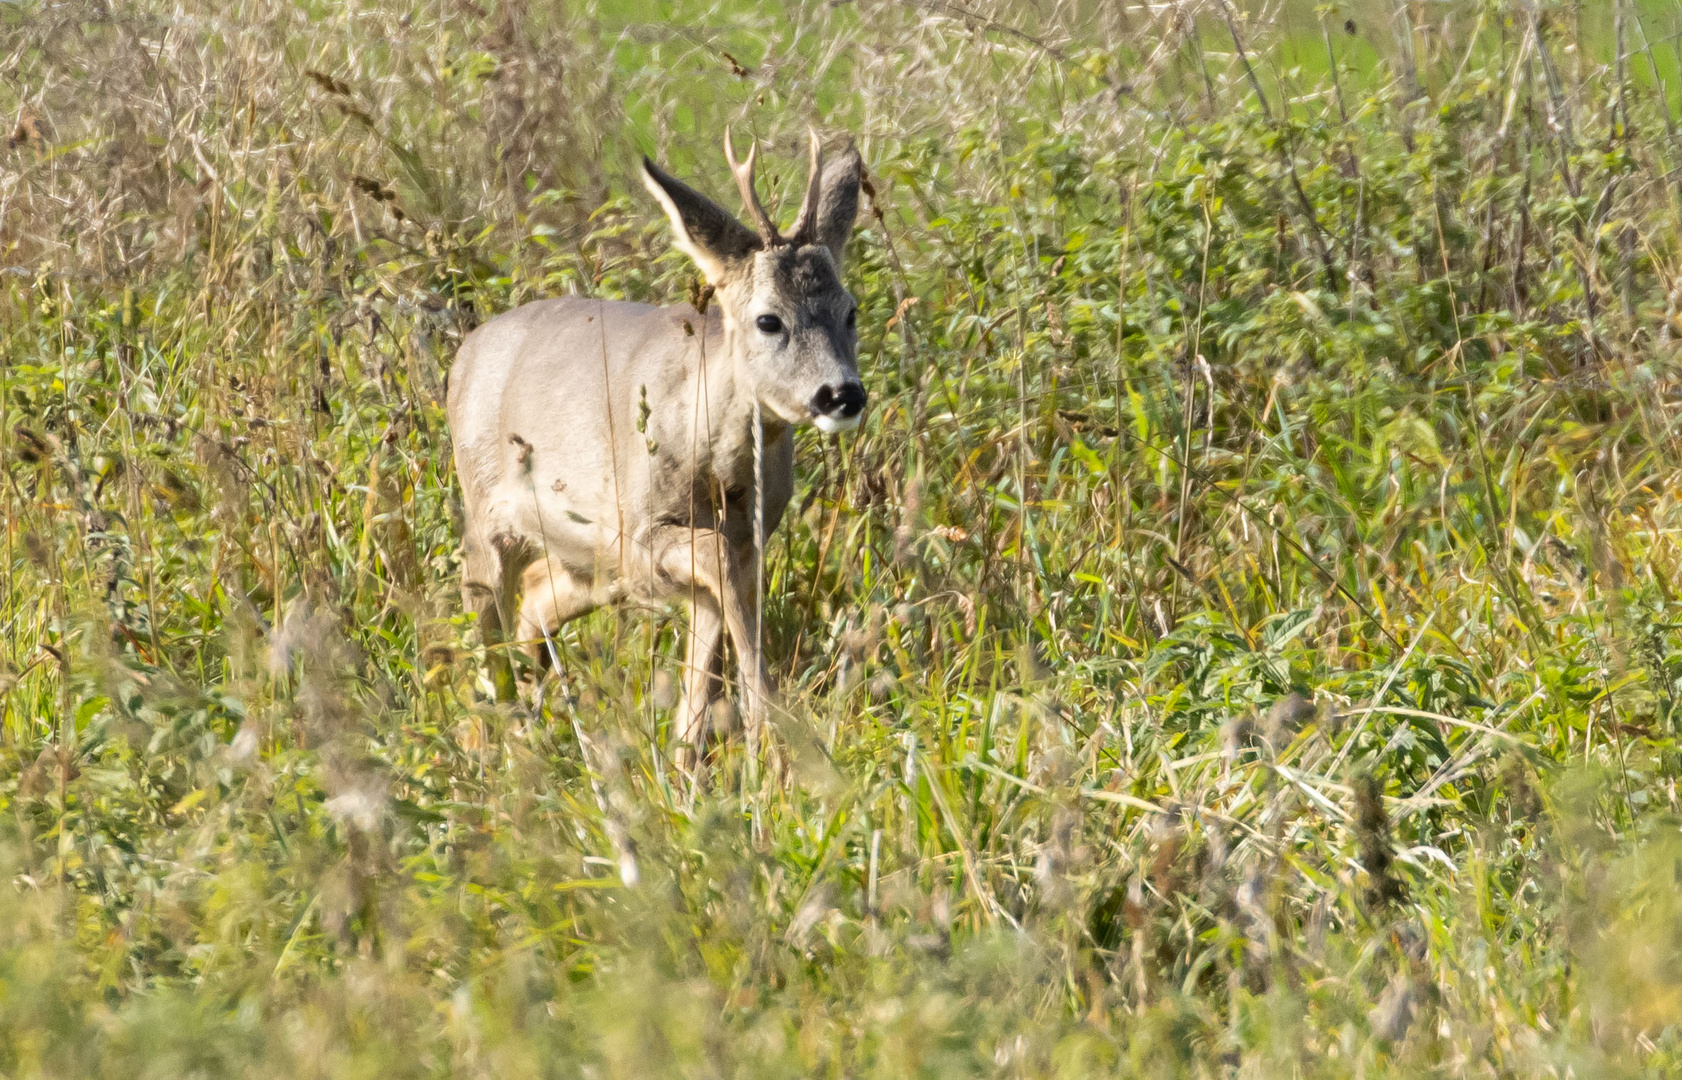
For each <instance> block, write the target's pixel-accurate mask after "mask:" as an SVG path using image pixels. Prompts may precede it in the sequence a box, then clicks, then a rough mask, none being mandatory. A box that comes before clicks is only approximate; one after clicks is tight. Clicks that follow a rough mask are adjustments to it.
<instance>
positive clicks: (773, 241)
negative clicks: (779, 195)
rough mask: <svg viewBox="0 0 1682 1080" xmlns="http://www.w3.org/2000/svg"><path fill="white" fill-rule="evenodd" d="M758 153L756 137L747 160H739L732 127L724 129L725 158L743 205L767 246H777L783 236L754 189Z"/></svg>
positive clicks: (749, 149)
mask: <svg viewBox="0 0 1682 1080" xmlns="http://www.w3.org/2000/svg"><path fill="white" fill-rule="evenodd" d="M758 154H759V141H758V140H757V139H756V140H754V142H753V144H752V145H750V146H749V147H748V156H747V160H746V161H742V162H737V160H736V150H735V147H733V146H731V145H730V129H729V128H725V129H724V160H726V161H728V162H729V163H730V171H731V172H732V173H733V174H735V177H736V187H737V188H738V189H739V190H740V191H741V193H742V205H743V206H744V207H745V208H746V209H747V212H748V216H750V217H752V218H753V224H754V227H755V228H757V229H758V230H759V239H760V240H761V241H762V242H763V243H764V244H765V246H766V247H775V246H777V245H778V244H781V243H783V238H782V236H781V235H780V234H778V232H777V225H776V222H774V221H772V220H771V215H770V214H768V213H766V212H765V204H764V203H762V202H760V201H759V193H758V192H757V191H755V190H754V189H753V162H754V158H755V157H757V156H758ZM802 213H804V211H802Z"/></svg>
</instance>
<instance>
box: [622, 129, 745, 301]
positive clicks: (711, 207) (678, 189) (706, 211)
mask: <svg viewBox="0 0 1682 1080" xmlns="http://www.w3.org/2000/svg"><path fill="white" fill-rule="evenodd" d="M642 182H643V186H644V187H646V188H648V190H649V192H650V194H652V195H653V196H654V197H655V198H656V199H658V200H660V205H661V206H662V207H663V208H664V209H665V211H666V216H667V217H668V218H670V219H671V222H672V231H673V232H674V233H675V234H676V235H675V236H674V237H673V241H672V242H673V243H674V244H676V245H677V249H678V250H679V251H681V252H683V253H684V254H685V255H688V256H689V257H690V258H691V259H694V260H695V265H696V266H699V267H700V268H701V273H703V274H705V275H706V276H707V280H708V281H709V282H711V283H712V284H714V285H718V284H721V283H722V282H723V280H724V278H725V277H726V276H727V275H728V274H729V272H730V268H731V267H732V266H733V265H735V264H736V263H739V262H741V261H742V260H743V259H746V258H748V257H749V256H751V255H752V254H753V253H754V252H756V251H758V250H759V247H760V243H759V237H758V235H757V234H755V233H754V232H753V230H751V229H749V228H748V227H747V226H746V225H743V224H742V223H741V222H740V221H737V220H736V216H735V215H734V214H732V213H730V211H728V210H726V209H724V207H722V206H720V205H718V204H717V203H715V202H713V201H712V200H711V199H709V198H707V197H706V196H705V195H703V194H701V193H700V192H699V191H696V190H695V189H694V188H692V187H690V186H689V185H688V184H686V183H684V182H683V181H681V180H679V179H678V178H677V177H675V176H673V175H671V174H670V173H668V172H666V171H665V170H664V169H662V168H660V166H658V165H656V164H654V162H652V161H650V160H649V159H648V158H646V157H645V158H643V159H642Z"/></svg>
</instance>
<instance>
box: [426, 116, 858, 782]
mask: <svg viewBox="0 0 1682 1080" xmlns="http://www.w3.org/2000/svg"><path fill="white" fill-rule="evenodd" d="M757 151H758V147H757V145H755V146H754V147H753V148H752V149H750V150H749V151H748V155H747V158H746V160H744V161H741V162H738V161H737V160H736V156H735V152H734V150H733V149H732V147H731V145H730V137H729V135H728V133H727V134H726V135H725V140H724V152H725V157H726V158H727V160H728V161H729V163H730V168H731V171H732V172H733V173H734V174H735V178H736V184H737V187H739V188H740V190H741V196H742V200H743V202H744V203H745V205H746V208H747V211H748V213H749V215H750V216H751V218H752V219H753V223H754V228H753V229H749V228H747V227H746V226H744V225H743V224H742V223H741V222H740V221H738V220H737V219H736V217H735V215H733V214H731V213H730V212H729V211H727V210H725V209H724V208H723V207H721V206H719V205H718V204H717V203H715V202H713V201H712V200H711V199H709V198H707V197H706V196H704V195H702V194H701V193H700V192H698V191H696V190H694V189H693V188H691V187H689V186H688V185H687V184H684V183H682V182H681V181H679V180H677V179H676V178H674V177H672V176H670V175H668V174H667V173H666V172H664V171H663V170H662V169H660V167H659V166H657V165H655V164H654V163H653V162H652V161H650V160H649V159H647V158H644V159H643V165H642V180H643V183H644V185H645V186H646V187H647V188H648V190H649V191H650V192H651V193H652V194H653V195H654V197H655V199H656V200H658V201H659V203H660V205H661V206H662V207H663V208H664V209H665V211H666V215H667V217H669V218H670V219H671V226H672V230H673V233H674V238H673V239H674V243H675V244H676V246H677V247H678V249H679V250H681V251H683V252H684V253H686V254H687V255H688V256H689V257H690V258H692V259H693V260H694V261H695V263H696V265H697V266H699V267H700V269H701V272H702V273H703V274H704V275H705V276H706V279H707V281H708V283H709V284H710V285H711V286H712V287H713V289H714V290H715V295H716V297H717V303H716V304H715V305H714V306H713V307H712V309H711V310H710V311H708V312H707V313H706V314H704V315H703V314H700V313H698V312H697V311H696V310H695V309H694V308H693V307H691V306H689V305H687V304H685V305H681V306H676V307H652V306H650V305H647V304H633V303H625V302H618V301H603V300H592V299H586V298H582V297H567V298H562V299H554V300H540V301H537V302H535V303H530V304H526V305H524V306H522V307H519V308H516V309H515V310H513V311H510V312H508V313H506V314H504V315H501V316H499V317H497V318H495V319H492V320H491V321H489V322H487V323H485V324H484V325H483V326H481V327H479V328H478V329H476V330H474V331H473V332H472V333H471V334H469V335H468V336H467V339H466V340H465V341H464V342H462V346H461V349H460V351H459V352H458V353H457V356H456V362H455V366H454V368H453V369H452V370H451V372H450V378H449V390H448V398H449V401H448V410H449V422H450V431H451V434H452V436H453V437H454V440H455V459H456V471H457V473H458V474H459V476H460V478H461V488H462V496H463V504H464V508H465V510H466V536H465V538H464V540H465V560H464V566H463V569H462V591H463V593H464V596H465V598H466V601H467V604H468V606H469V607H470V608H472V609H473V610H474V611H475V612H477V614H478V618H479V624H480V626H481V628H482V632H483V635H484V639H485V643H486V646H487V653H488V654H489V656H490V663H491V665H492V667H491V674H492V680H493V682H494V684H495V686H496V691H497V696H498V698H500V699H503V700H509V699H512V698H513V696H514V675H513V671H512V668H511V667H510V666H509V663H508V657H507V654H506V653H505V652H503V651H502V648H503V646H504V642H503V635H504V634H505V632H507V631H508V630H511V629H515V613H516V611H517V612H518V628H517V631H516V632H517V633H518V634H519V635H520V636H521V638H523V639H525V640H526V647H527V649H528V650H529V651H530V652H531V653H532V654H533V656H534V659H535V658H536V656H537V653H538V650H539V649H540V648H541V645H542V641H541V639H542V638H543V637H544V636H545V635H546V634H549V633H552V632H553V631H554V630H555V629H556V628H557V627H559V626H560V625H561V624H562V623H565V622H567V621H568V620H570V619H575V618H577V617H579V616H580V615H583V614H584V613H586V612H588V611H590V610H592V609H594V608H596V607H599V606H601V605H603V604H606V603H610V602H613V601H617V600H620V599H627V598H628V599H632V600H636V601H641V602H658V601H663V600H670V599H683V600H687V601H688V603H689V608H690V626H689V642H688V648H687V655H686V659H685V668H684V677H683V683H682V687H683V694H682V704H681V705H680V707H679V708H680V711H679V713H678V733H679V736H680V739H681V744H680V748H679V751H678V755H677V756H678V760H679V762H680V764H682V765H685V766H687V765H688V764H689V763H690V762H691V761H692V760H693V756H694V755H695V754H696V753H697V751H698V750H699V747H700V743H701V739H702V736H703V731H702V722H703V720H704V718H705V715H706V710H707V705H708V701H709V699H710V697H711V696H712V694H713V691H714V687H715V685H716V682H717V680H718V678H719V675H720V671H721V654H720V649H719V645H720V638H721V636H722V634H723V633H724V632H725V631H726V630H727V631H728V632H729V634H730V640H731V642H732V644H733V646H734V648H735V652H736V657H737V661H738V666H739V668H740V671H741V689H742V698H743V706H744V709H743V711H744V713H745V714H746V721H747V722H746V730H747V735H748V744H749V748H750V751H753V752H757V746H758V738H759V728H760V724H761V723H762V721H763V719H764V715H765V709H766V696H765V695H766V693H767V691H768V687H769V682H768V676H767V672H766V668H765V662H764V659H763V657H762V656H761V651H760V646H759V640H758V639H759V635H758V632H757V631H758V597H757V593H756V590H757V583H758V576H757V575H758V559H759V555H758V553H757V551H756V538H755V533H756V531H761V537H760V539H761V541H762V538H763V536H764V535H768V534H769V533H770V532H771V531H772V530H774V529H775V528H776V526H777V523H778V521H779V520H780V519H781V518H782V514H783V510H784V508H785V507H786V506H787V505H788V501H789V497H790V495H791V494H792V493H793V490H794V437H793V428H794V426H795V425H796V424H800V423H803V422H805V421H808V420H809V421H812V422H813V423H815V424H816V425H817V426H818V428H819V429H820V430H822V431H826V432H829V431H841V430H846V429H849V428H852V427H855V426H856V425H857V424H858V422H859V418H860V416H861V414H862V413H863V411H864V406H865V400H866V399H865V392H864V386H863V385H862V384H861V383H860V381H859V374H858V360H857V349H858V335H857V331H856V322H857V314H858V305H857V304H856V303H855V302H854V300H853V297H852V295H851V294H849V293H848V292H847V290H846V289H845V288H844V287H843V286H842V284H841V255H842V250H843V248H844V247H845V246H846V242H847V238H848V236H849V235H850V234H851V232H852V227H853V219H854V217H855V216H856V214H857V211H858V196H859V185H860V180H861V177H862V171H863V164H862V162H861V160H860V158H859V155H858V152H857V151H856V150H854V149H853V148H852V146H851V145H849V146H848V147H847V149H846V150H845V151H843V152H842V153H840V154H838V155H836V156H835V157H834V158H833V160H831V161H830V162H829V163H828V164H827V165H825V164H824V160H823V150H822V147H821V145H820V144H819V142H818V137H817V135H816V133H813V135H812V141H811V166H810V169H811V171H810V175H809V178H808V182H807V187H806V194H805V199H804V201H802V203H801V205H800V214H799V217H798V219H797V220H796V222H795V225H794V228H793V230H792V231H791V232H790V233H789V234H788V235H786V236H785V235H783V234H782V233H780V232H779V231H778V230H777V226H776V225H775V224H774V223H773V222H772V220H771V216H770V214H769V213H767V212H766V210H765V207H764V206H763V205H762V204H761V203H760V201H759V197H758V195H757V193H756V192H755V190H754V182H753V166H754V158H755V155H756V154H757ZM701 306H702V307H703V308H706V307H707V305H706V304H705V303H704V302H703V303H702V305H701ZM756 427H757V429H758V430H757V432H756V430H755V429H756ZM756 436H757V437H756ZM756 457H757V458H758V460H757V461H756V460H755V459H756ZM756 475H757V478H758V483H757V484H756ZM756 515H757V516H758V517H759V526H760V529H759V530H756ZM522 585H523V586H524V599H523V604H522V606H520V607H519V608H518V609H516V608H515V595H516V592H517V591H519V589H520V587H521V586H522Z"/></svg>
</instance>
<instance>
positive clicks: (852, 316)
mask: <svg viewBox="0 0 1682 1080" xmlns="http://www.w3.org/2000/svg"><path fill="white" fill-rule="evenodd" d="M858 322H859V309H858V308H854V309H853V310H851V311H849V312H847V329H849V330H851V329H852V328H853V327H855V326H857V325H858Z"/></svg>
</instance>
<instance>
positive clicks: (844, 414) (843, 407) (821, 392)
mask: <svg viewBox="0 0 1682 1080" xmlns="http://www.w3.org/2000/svg"><path fill="white" fill-rule="evenodd" d="M868 400H869V398H867V397H866V396H865V393H864V387H862V386H860V385H859V384H858V383H856V382H850V383H842V384H841V385H840V386H823V387H820V388H819V389H818V392H817V393H815V394H813V395H812V406H811V407H812V415H813V416H832V417H834V418H836V419H837V420H851V419H852V418H853V417H855V416H857V415H858V414H859V413H861V412H863V411H864V403H865V402H866V401H868Z"/></svg>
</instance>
